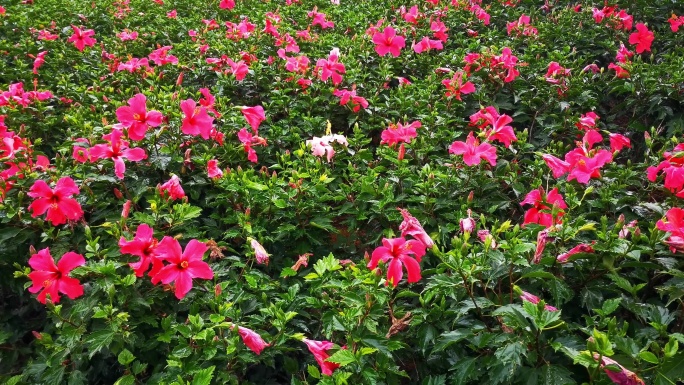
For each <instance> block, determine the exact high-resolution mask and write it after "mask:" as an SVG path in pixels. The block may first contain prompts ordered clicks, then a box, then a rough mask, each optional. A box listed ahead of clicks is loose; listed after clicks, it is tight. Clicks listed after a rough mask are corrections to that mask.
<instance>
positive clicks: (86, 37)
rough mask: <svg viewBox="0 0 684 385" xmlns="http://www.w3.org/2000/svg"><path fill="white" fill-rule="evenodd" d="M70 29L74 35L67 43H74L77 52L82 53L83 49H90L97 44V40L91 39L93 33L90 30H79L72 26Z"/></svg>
mask: <svg viewBox="0 0 684 385" xmlns="http://www.w3.org/2000/svg"><path fill="white" fill-rule="evenodd" d="M71 29H73V31H74V34H73V35H71V37H70V38H69V40H67V41H68V42H69V43H74V46H76V48H77V49H78V50H79V51H81V52H83V50H84V49H85V47H92V46H94V45H95V43H96V42H97V40H95V39H94V38H93V37H92V36H93V35H95V31H93V30H92V29H84V30H81V29H80V28H78V27H76V26H75V25H72V26H71Z"/></svg>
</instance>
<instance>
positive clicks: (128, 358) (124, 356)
mask: <svg viewBox="0 0 684 385" xmlns="http://www.w3.org/2000/svg"><path fill="white" fill-rule="evenodd" d="M118 359H119V363H120V364H121V365H124V366H125V365H128V364H130V363H131V362H133V360H135V356H134V355H133V353H131V352H130V351H129V350H128V349H124V350H123V351H122V352H121V353H119V356H118Z"/></svg>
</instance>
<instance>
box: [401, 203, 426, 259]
mask: <svg viewBox="0 0 684 385" xmlns="http://www.w3.org/2000/svg"><path fill="white" fill-rule="evenodd" d="M397 210H399V212H401V216H402V217H404V220H403V221H402V222H401V225H399V230H400V231H401V236H402V237H406V236H407V235H410V236H412V237H413V238H416V239H417V240H418V241H420V242H421V243H422V244H423V245H424V246H425V248H426V249H431V248H432V246H434V245H435V242H434V241H433V240H432V238H430V236H429V235H428V233H427V232H426V231H425V229H423V226H422V225H421V224H420V222H418V220H417V219H416V218H415V217H413V215H411V213H409V212H408V210H405V209H402V208H398V207H397Z"/></svg>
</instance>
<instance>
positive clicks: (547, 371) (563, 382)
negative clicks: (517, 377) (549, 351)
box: [523, 365, 577, 385]
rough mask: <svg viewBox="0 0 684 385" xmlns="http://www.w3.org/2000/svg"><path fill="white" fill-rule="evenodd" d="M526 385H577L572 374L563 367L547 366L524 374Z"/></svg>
mask: <svg viewBox="0 0 684 385" xmlns="http://www.w3.org/2000/svg"><path fill="white" fill-rule="evenodd" d="M525 377H526V378H527V382H525V385H575V384H577V382H575V380H573V379H572V373H570V372H569V371H568V370H567V369H565V368H564V367H561V366H556V365H545V366H543V367H541V368H530V369H529V370H527V371H526V372H525V373H524V376H523V378H525Z"/></svg>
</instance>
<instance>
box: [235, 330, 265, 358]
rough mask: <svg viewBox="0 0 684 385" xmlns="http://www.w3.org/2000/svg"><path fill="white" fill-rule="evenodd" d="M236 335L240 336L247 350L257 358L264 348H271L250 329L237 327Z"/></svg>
mask: <svg viewBox="0 0 684 385" xmlns="http://www.w3.org/2000/svg"><path fill="white" fill-rule="evenodd" d="M238 334H240V338H242V342H244V344H245V345H247V347H248V348H249V350H251V351H253V352H254V353H256V355H257V356H258V355H260V354H261V352H262V351H263V350H264V349H265V348H266V347H268V346H271V344H267V343H266V341H264V339H263V338H261V336H260V335H259V334H258V333H257V332H255V331H254V330H252V329H248V328H243V327H242V326H238Z"/></svg>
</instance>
